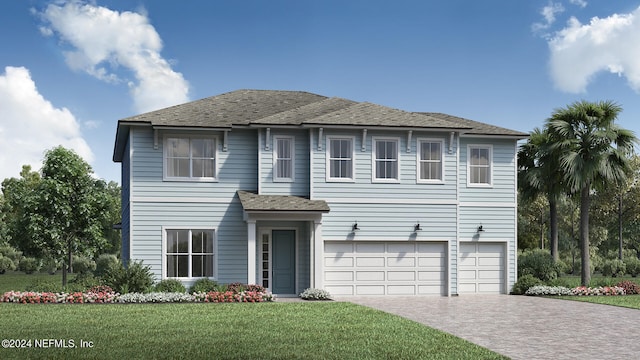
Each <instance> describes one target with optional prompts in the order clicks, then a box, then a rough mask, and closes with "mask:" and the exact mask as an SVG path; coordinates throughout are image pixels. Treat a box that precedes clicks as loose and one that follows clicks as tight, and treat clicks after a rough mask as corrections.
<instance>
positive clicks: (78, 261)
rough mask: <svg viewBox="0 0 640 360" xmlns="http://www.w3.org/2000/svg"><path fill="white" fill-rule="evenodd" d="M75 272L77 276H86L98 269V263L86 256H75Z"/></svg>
mask: <svg viewBox="0 0 640 360" xmlns="http://www.w3.org/2000/svg"><path fill="white" fill-rule="evenodd" d="M72 261H73V267H72V268H73V272H74V273H75V274H86V273H88V272H92V271H93V270H95V269H96V262H95V261H93V260H91V259H89V258H88V257H85V256H76V255H73V260H72Z"/></svg>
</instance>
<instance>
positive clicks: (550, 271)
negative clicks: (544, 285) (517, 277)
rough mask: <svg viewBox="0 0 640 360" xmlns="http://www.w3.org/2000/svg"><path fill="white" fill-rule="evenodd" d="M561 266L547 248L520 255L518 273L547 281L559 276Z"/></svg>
mask: <svg viewBox="0 0 640 360" xmlns="http://www.w3.org/2000/svg"><path fill="white" fill-rule="evenodd" d="M558 273H559V268H558V265H556V264H555V263H554V262H553V258H552V257H551V255H550V254H549V252H547V251H546V250H540V249H536V250H532V251H527V252H524V253H522V254H520V255H519V256H518V274H521V275H533V276H534V277H536V278H538V279H540V280H542V281H547V280H551V279H555V278H557V277H558Z"/></svg>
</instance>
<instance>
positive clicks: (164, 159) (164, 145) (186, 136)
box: [162, 134, 220, 182]
mask: <svg viewBox="0 0 640 360" xmlns="http://www.w3.org/2000/svg"><path fill="white" fill-rule="evenodd" d="M169 138H179V139H189V151H191V139H212V140H213V141H214V142H215V146H214V147H215V152H214V154H213V156H214V158H213V159H214V169H213V174H214V176H213V177H191V176H189V177H179V176H168V175H167V170H168V169H167V149H168V146H167V141H168V139H169ZM219 140H220V139H219V137H218V136H217V135H213V136H203V135H189V134H166V135H164V137H163V139H162V148H163V150H162V180H164V181H185V182H218V166H219V165H218V164H219V162H220V161H219V160H220V159H219V158H218V145H219V143H220V141H219ZM189 156H191V155H189Z"/></svg>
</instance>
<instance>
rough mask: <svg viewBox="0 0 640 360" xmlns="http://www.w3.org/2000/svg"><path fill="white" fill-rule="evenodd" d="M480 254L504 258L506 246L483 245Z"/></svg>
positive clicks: (479, 250) (479, 249) (479, 248)
mask: <svg viewBox="0 0 640 360" xmlns="http://www.w3.org/2000/svg"><path fill="white" fill-rule="evenodd" d="M478 252H479V253H481V254H493V255H498V256H502V254H504V246H503V245H501V244H482V246H479V247H478Z"/></svg>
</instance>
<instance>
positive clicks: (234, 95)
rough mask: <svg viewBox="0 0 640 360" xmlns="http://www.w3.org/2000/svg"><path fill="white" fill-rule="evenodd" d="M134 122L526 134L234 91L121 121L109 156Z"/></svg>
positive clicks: (303, 97) (376, 108) (118, 155)
mask: <svg viewBox="0 0 640 360" xmlns="http://www.w3.org/2000/svg"><path fill="white" fill-rule="evenodd" d="M135 125H145V126H152V127H154V128H156V129H157V128H166V129H169V128H185V129H188V128H190V129H194V128H195V129H220V130H226V129H228V130H231V129H232V128H234V127H267V126H269V127H271V126H287V127H291V126H295V127H303V128H304V127H307V128H309V127H362V128H365V127H369V128H372V127H379V128H404V129H424V130H432V131H456V132H460V133H461V134H473V135H487V136H499V137H502V136H506V137H512V138H516V139H523V138H526V137H528V134H526V133H523V132H519V131H515V130H509V129H505V128H501V127H498V126H493V125H490V124H485V123H481V122H478V121H473V120H468V119H464V118H461V117H457V116H452V115H447V114H442V113H435V112H408V111H404V110H399V109H394V108H390V107H386V106H382V105H377V104H372V103H368V102H356V101H353V100H348V99H342V98H338V97H332V98H328V97H326V96H322V95H318V94H312V93H309V92H304V91H284V90H237V91H232V92H228V93H224V94H221V95H217V96H212V97H208V98H205V99H200V100H196V101H192V102H188V103H185V104H180V105H175V106H171V107H168V108H165V109H160V110H156V111H152V112H148V113H144V114H140V115H136V116H132V117H128V118H125V119H122V120H120V121H119V122H118V130H117V133H116V143H115V148H114V155H113V159H114V161H122V157H123V153H124V148H125V146H126V142H127V136H128V132H129V127H130V126H135Z"/></svg>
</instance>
